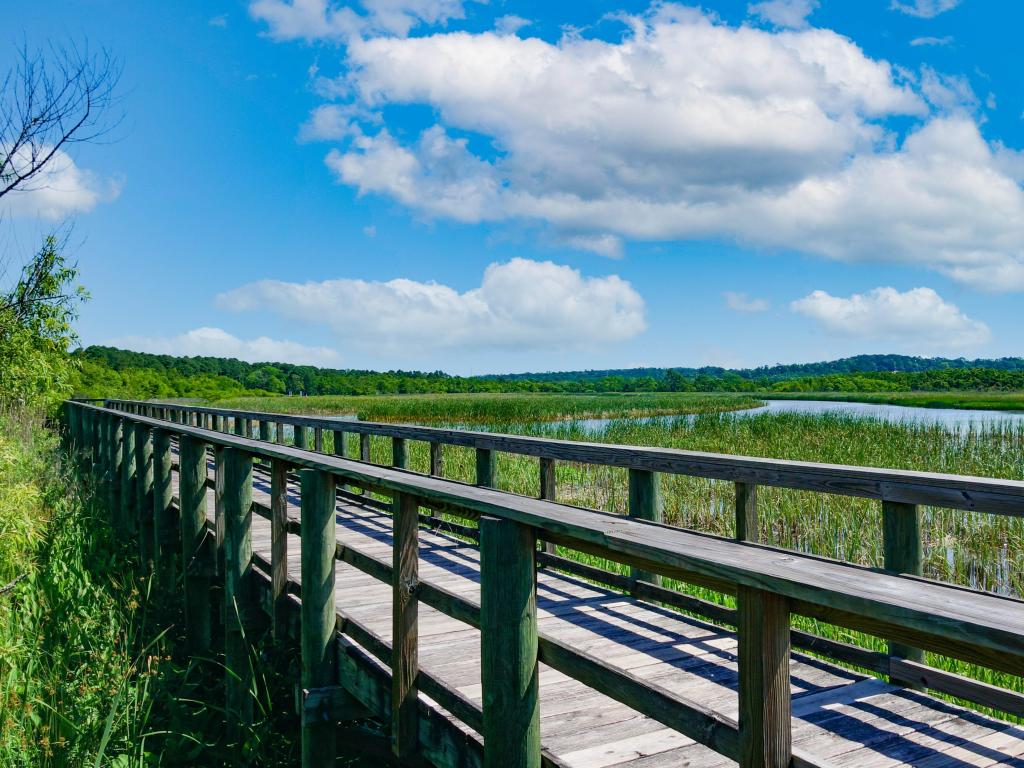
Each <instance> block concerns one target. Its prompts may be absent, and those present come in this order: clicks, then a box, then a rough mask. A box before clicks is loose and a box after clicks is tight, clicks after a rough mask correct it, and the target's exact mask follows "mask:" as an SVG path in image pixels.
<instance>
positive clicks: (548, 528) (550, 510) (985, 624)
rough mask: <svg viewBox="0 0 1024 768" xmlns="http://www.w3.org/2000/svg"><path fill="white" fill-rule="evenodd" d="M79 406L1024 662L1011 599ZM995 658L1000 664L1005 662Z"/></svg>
mask: <svg viewBox="0 0 1024 768" xmlns="http://www.w3.org/2000/svg"><path fill="white" fill-rule="evenodd" d="M78 405H79V407H81V408H88V409H94V410H98V411H106V412H109V413H112V414H116V415H118V416H121V417H123V418H126V419H129V420H132V421H134V422H137V423H142V424H146V425H148V426H150V427H154V428H158V429H166V430H170V431H173V432H177V433H179V434H183V435H190V436H194V437H196V438H199V439H201V440H203V441H204V442H207V443H211V444H216V445H221V446H226V447H235V448H239V449H242V450H245V451H247V452H249V453H252V454H254V455H258V456H261V457H266V458H270V459H278V460H282V461H285V462H287V463H288V464H290V465H292V466H296V467H304V468H311V469H320V470H324V471H327V472H332V473H337V474H339V475H342V476H344V477H345V478H346V479H349V480H352V481H354V483H355V484H365V485H366V486H369V487H371V488H376V489H381V490H385V491H391V492H404V493H412V494H414V495H416V496H417V497H419V498H422V499H424V500H429V501H432V502H437V503H441V504H449V505H451V506H453V507H457V508H461V509H464V510H469V511H472V512H474V513H477V514H480V515H491V516H495V517H503V518H507V519H511V520H515V521H516V522H520V523H523V524H526V525H529V526H532V527H534V528H536V529H539V530H543V531H545V532H547V533H548V534H551V535H553V536H555V537H556V538H559V539H562V540H571V541H572V542H575V543H578V544H583V545H591V546H594V547H597V548H599V549H602V550H605V551H607V552H609V553H612V554H613V555H615V556H618V557H619V558H621V559H622V561H623V562H633V563H637V562H639V563H642V564H643V565H644V567H645V568H647V569H649V570H651V571H653V572H656V573H660V574H662V575H666V576H669V577H679V576H680V575H683V576H684V577H685V575H687V574H695V575H697V576H701V577H705V578H708V579H712V580H716V581H720V582H728V583H731V584H736V585H742V586H748V587H754V588H756V589H763V590H766V591H770V592H774V593H777V594H780V595H784V596H786V597H789V598H791V599H793V600H794V601H798V602H802V603H808V604H811V605H813V606H822V607H824V608H826V609H830V610H837V611H841V612H846V613H852V614H854V615H856V616H860V617H866V618H869V619H870V620H872V621H878V622H882V623H884V624H886V625H890V626H893V627H899V628H903V629H906V630H910V631H913V632H916V633H918V634H920V635H921V636H923V637H930V638H936V639H939V640H954V641H956V643H958V644H960V645H961V646H967V647H970V648H981V649H986V650H987V651H989V652H990V653H988V654H987V656H986V658H988V659H989V660H991V659H997V658H998V657H999V655H1000V654H1009V655H1011V656H1012V657H1014V663H1011V664H1010V665H1009V666H1010V667H1011V668H1013V669H1015V670H1018V669H1024V666H1022V664H1021V660H1022V659H1024V610H1022V605H1021V603H1020V602H1019V601H1016V600H1011V599H1007V598H1004V597H1000V596H995V595H988V594H985V593H982V592H972V591H966V590H963V589H960V588H958V587H954V586H949V585H944V584H941V583H939V582H931V581H927V580H924V579H918V578H912V577H904V576H898V575H892V574H887V573H883V572H880V571H876V570H873V569H869V568H864V567H862V566H857V565H853V564H849V563H842V562H837V561H831V560H825V559H821V558H816V557H812V556H806V555H801V554H799V553H795V552H790V551H787V550H779V549H775V548H771V547H766V546H762V545H756V544H749V543H743V542H736V541H732V540H727V539H721V538H718V537H714V536H708V535H704V534H698V533H694V532H691V531H686V530H684V529H680V528H673V527H670V526H662V525H657V524H652V523H648V522H646V521H642V520H634V519H631V518H628V517H623V516H619V515H614V514H609V513H604V512H597V511H593V510H584V509H579V508H576V507H570V506H565V505H562V504H557V503H553V502H550V501H545V500H541V499H533V498H529V497H525V496H517V495H514V494H509V493H505V492H502V491H498V490H494V489H490V488H482V487H476V486H469V485H465V484H462V483H458V482H455V481H452V480H446V479H443V478H437V477H431V476H429V475H422V474H418V473H414V472H409V471H405V470H399V469H393V468H390V467H382V466H377V465H374V464H368V463H364V462H360V461H355V460H351V459H343V458H340V457H336V456H331V455H328V454H322V453H314V452H311V451H306V450H301V449H297V448H293V447H290V446H284V445H279V444H275V443H268V442H264V441H260V440H254V439H252V438H248V437H241V436H237V435H229V434H225V433H223V432H218V431H214V430H207V429H203V428H199V427H192V426H188V425H183V424H177V423H173V422H167V421H163V420H160V419H153V418H150V417H146V416H141V415H138V414H131V413H124V412H120V411H113V410H110V409H104V408H99V407H96V406H91V405H88V404H81V403H80V404H78ZM991 652H994V654H993V653H991ZM949 655H954V656H958V655H959V653H958V652H950V654H949ZM994 666H1000V667H1005V666H1006V662H998V663H996V664H994ZM1017 673H1018V674H1020V672H1017Z"/></svg>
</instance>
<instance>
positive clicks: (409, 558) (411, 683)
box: [391, 438, 420, 758]
mask: <svg viewBox="0 0 1024 768" xmlns="http://www.w3.org/2000/svg"><path fill="white" fill-rule="evenodd" d="M396 439H398V438H396ZM419 525H420V521H419V504H418V503H417V499H416V497H414V496H412V495H410V494H408V493H399V494H396V498H395V526H394V546H393V547H392V566H393V573H394V577H393V578H394V581H393V582H392V602H391V605H392V610H391V637H392V646H391V751H392V752H393V753H394V754H395V756H397V757H399V758H403V757H408V756H410V755H414V754H415V753H416V744H417V742H418V733H419V726H418V723H417V706H418V705H417V700H418V694H417V690H416V675H417V674H418V673H419V630H418V625H417V617H418V606H419V603H418V600H417V598H416V589H417V587H418V585H419Z"/></svg>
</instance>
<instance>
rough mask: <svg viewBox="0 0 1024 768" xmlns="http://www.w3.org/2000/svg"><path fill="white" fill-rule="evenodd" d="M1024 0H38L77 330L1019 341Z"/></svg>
mask: <svg viewBox="0 0 1024 768" xmlns="http://www.w3.org/2000/svg"><path fill="white" fill-rule="evenodd" d="M1022 21H1024V6H1021V5H1020V4H1018V3H1010V2H1005V3H1003V2H999V3H996V2H991V0H989V1H988V2H986V1H985V0H961V2H956V1H955V0H905V1H904V2H891V1H890V0H862V1H858V2H852V1H851V0H820V2H814V0H768V1H767V2H755V3H748V2H725V1H721V2H708V3H705V4H704V5H703V6H701V7H700V8H696V7H693V6H687V5H672V4H655V5H651V4H648V3H641V2H624V1H623V2H619V1H615V2H613V1H611V0H599V1H598V0H595V1H594V2H587V3H582V2H581V3H539V2H516V1H515V0H506V1H505V2H501V0H492V1H491V2H489V3H483V2H474V1H470V0H467V1H466V2H460V1H459V0H363V2H362V3H361V4H359V3H353V4H349V5H346V4H344V3H328V2H326V0H294V2H291V1H289V2H285V1H284V0H254V1H253V2H209V1H207V2H189V1H187V0H185V1H182V2H175V3H128V2H110V1H107V0H59V1H58V0H37V2H35V3H32V4H30V5H28V6H25V5H22V6H20V7H19V13H18V15H17V23H18V24H19V25H21V28H19V29H14V30H11V29H9V30H8V40H7V48H6V49H5V50H4V53H3V58H4V61H3V62H2V63H4V64H6V63H7V61H8V59H9V57H10V54H11V52H12V51H13V48H14V46H15V45H16V44H18V43H19V42H20V41H21V40H25V41H27V43H28V44H29V45H30V46H34V45H44V44H46V42H47V41H48V40H54V39H56V40H58V41H66V40H79V41H80V40H83V39H87V40H88V41H89V44H90V45H91V46H92V47H100V46H104V47H106V48H108V49H109V50H110V51H111V52H112V53H113V54H114V55H115V56H116V57H117V58H118V59H120V61H121V63H122V65H123V77H122V80H121V88H120V94H121V100H120V104H119V109H120V111H121V112H122V113H123V115H124V119H123V121H122V122H121V123H120V124H119V125H118V126H117V127H116V128H115V129H114V131H113V132H112V133H111V134H110V135H109V136H108V137H107V140H105V141H104V142H103V143H101V144H95V145H85V146H81V147H78V148H77V149H76V150H75V152H74V154H73V155H72V157H70V158H68V159H67V160H66V162H65V163H64V165H63V166H62V167H61V168H60V169H58V171H56V172H55V173H54V176H53V178H52V179H51V180H50V184H49V189H47V190H40V191H36V192H30V193H26V194H25V195H23V196H22V197H20V198H18V199H16V200H14V201H13V202H12V203H11V204H10V210H8V211H5V212H4V215H3V217H2V219H0V227H2V228H3V232H2V234H0V237H2V239H3V242H4V243H5V244H6V247H7V248H8V249H9V250H10V252H12V253H15V254H18V253H27V252H29V251H30V250H31V249H32V248H33V247H34V246H35V244H36V243H37V242H38V239H39V238H40V237H41V236H42V235H43V234H44V233H46V232H47V231H49V230H51V229H53V228H54V227H60V226H68V225H72V226H73V233H72V236H71V241H70V243H71V247H72V249H73V253H74V255H75V257H76V258H77V259H78V262H79V265H80V267H81V272H82V281H83V283H84V284H85V285H86V286H87V287H88V289H89V290H90V291H91V293H92V297H93V298H92V300H91V301H90V302H89V303H88V304H87V305H86V306H85V307H84V308H83V311H82V317H81V322H80V332H81V337H82V341H83V343H85V344H99V343H113V344H117V345H121V346H128V347H131V348H135V349H140V350H145V351H156V352H170V353H176V354H225V355H230V356H236V357H242V358H245V359H250V360H257V359H259V360H262V359H268V358H270V359H280V360H288V361H302V362H312V363H317V364H324V365H332V366H337V367H355V368H376V369H383V368H406V369H410V368H417V369H430V370H433V369H439V368H440V369H444V370H448V371H451V372H455V373H484V372H504V371H523V370H551V369H576V368H604V367H632V366H640V365H659V366H672V365H680V366H684V365H702V364H716V365H728V366H752V365H760V364H771V363H775V362H799V361H806V360H816V359H826V358H835V357H840V356H845V355H849V354H856V353H869V352H902V353H909V354H921V355H950V356H961V355H962V356H969V357H973V356H1003V355H1021V354H1024V346H1022V344H1021V340H1022V334H1021V331H1022V321H1021V312H1020V306H1021V293H1022V291H1024V191H1022V187H1021V182H1022V180H1024V155H1022V154H1021V152H1020V150H1021V149H1022V148H1024V119H1022V118H1024V92H1022V91H1021V89H1020V64H1019V54H1018V53H1017V52H1016V42H1017V41H1016V39H1015V38H1016V37H1017V30H1019V29H1020V27H1021V23H1022Z"/></svg>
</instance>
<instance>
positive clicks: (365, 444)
mask: <svg viewBox="0 0 1024 768" xmlns="http://www.w3.org/2000/svg"><path fill="white" fill-rule="evenodd" d="M359 460H360V461H365V462H369V461H370V436H369V435H368V434H367V433H365V432H363V433H361V434H360V435H359Z"/></svg>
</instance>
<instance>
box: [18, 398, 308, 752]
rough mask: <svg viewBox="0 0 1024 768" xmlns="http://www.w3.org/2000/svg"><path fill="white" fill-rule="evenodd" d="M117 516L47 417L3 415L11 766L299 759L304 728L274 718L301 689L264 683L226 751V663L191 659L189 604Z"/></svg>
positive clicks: (266, 679)
mask: <svg viewBox="0 0 1024 768" xmlns="http://www.w3.org/2000/svg"><path fill="white" fill-rule="evenodd" d="M108 521H109V515H108V514H107V510H105V509H103V508H102V505H100V504H98V503H96V502H95V500H94V498H93V495H92V492H91V490H90V489H89V487H88V485H87V484H83V483H81V482H79V481H78V480H77V479H76V478H75V476H74V475H73V473H72V472H71V471H70V470H69V469H68V467H67V463H66V461H65V460H64V456H63V455H62V452H61V450H60V447H59V445H58V441H57V437H56V435H55V434H54V433H53V432H52V431H51V430H49V429H47V428H46V427H45V426H44V425H43V423H42V421H41V420H40V419H39V417H37V416H33V415H30V414H25V413H4V414H0V584H5V585H6V584H10V583H11V582H15V581H16V583H14V584H13V586H11V587H10V589H9V590H8V591H6V592H5V593H4V594H0V766H3V768H23V767H24V768H28V767H29V766H32V767H33V768H44V767H45V768H51V767H53V768H65V767H67V768H71V767H72V766H73V767H74V768H79V767H80V766H95V767H96V768H100V767H102V766H110V767H112V768H113V767H116V768H134V767H136V766H138V767H139V768H142V766H156V765H198V766H222V765H226V764H238V763H236V758H238V757H241V759H242V763H243V764H246V763H247V764H252V765H258V764H260V765H290V764H295V762H296V760H295V759H294V757H295V755H294V753H295V749H294V748H293V744H292V742H291V740H290V736H291V735H293V734H294V733H296V732H297V731H296V728H295V724H294V723H280V722H278V721H277V720H275V719H273V718H271V716H270V715H269V714H268V713H269V712H271V711H273V712H274V715H275V717H276V718H278V719H281V718H284V719H285V720H287V719H288V718H292V719H294V717H293V716H292V715H290V714H289V713H290V712H291V708H290V707H289V706H288V702H289V701H290V686H286V685H284V684H282V683H280V682H279V681H277V679H276V678H275V677H273V676H272V675H271V674H270V673H268V674H267V675H266V676H263V677H261V678H260V686H259V689H258V690H256V691H254V696H256V698H257V701H256V706H255V710H256V712H257V723H256V724H255V726H254V727H253V728H252V729H251V730H249V731H247V732H246V733H244V734H243V735H242V739H241V741H236V742H235V743H228V742H227V740H226V737H225V735H224V734H225V727H224V718H223V716H222V713H221V709H220V707H221V702H223V690H222V682H223V679H224V670H223V666H222V664H221V662H220V661H219V660H218V659H217V658H198V657H196V658H193V657H191V656H189V655H188V654H187V653H186V652H185V650H184V642H183V638H182V637H181V632H180V626H181V621H180V608H181V606H180V604H178V601H177V600H172V601H170V602H164V601H162V600H161V598H160V597H159V596H158V595H157V594H150V584H149V581H148V579H144V578H141V577H139V576H137V574H138V573H139V571H138V564H137V561H136V556H135V547H133V546H129V545H127V544H126V543H125V541H124V539H123V538H122V537H120V536H118V535H115V531H114V530H113V529H112V528H111V526H110V525H109V523H108ZM273 660H274V657H268V658H267V659H266V660H265V663H263V664H261V670H272V669H274V664H273V663H272V662H273ZM287 663H288V659H287V658H284V657H283V655H282V664H283V665H287ZM272 698H274V700H275V701H276V703H275V704H274V706H273V707H272V706H271V703H270V702H271V699H272ZM260 713H263V714H262V715H260ZM281 734H288V735H289V737H287V738H286V737H285V736H282V735H281Z"/></svg>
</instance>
